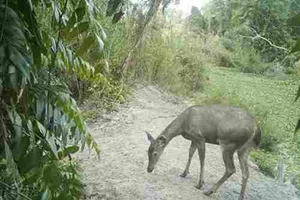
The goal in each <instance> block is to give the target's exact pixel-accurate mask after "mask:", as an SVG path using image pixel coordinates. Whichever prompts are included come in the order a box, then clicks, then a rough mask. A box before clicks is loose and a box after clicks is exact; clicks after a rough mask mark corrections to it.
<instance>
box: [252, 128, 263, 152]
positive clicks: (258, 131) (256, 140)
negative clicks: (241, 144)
mask: <svg viewBox="0 0 300 200" xmlns="http://www.w3.org/2000/svg"><path fill="white" fill-rule="evenodd" d="M253 141H254V143H255V145H256V147H258V145H259V143H260V141H261V127H260V126H259V125H258V126H257V128H256V131H255V135H254V138H253Z"/></svg>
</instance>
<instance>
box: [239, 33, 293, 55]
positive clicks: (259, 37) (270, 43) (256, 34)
mask: <svg viewBox="0 0 300 200" xmlns="http://www.w3.org/2000/svg"><path fill="white" fill-rule="evenodd" d="M250 30H251V31H253V32H254V33H255V36H245V35H239V36H240V37H244V38H250V39H252V40H256V39H262V40H264V41H266V42H268V43H269V45H270V46H272V47H274V48H276V49H280V50H283V51H288V49H287V48H285V47H281V46H277V45H276V44H273V43H272V42H271V41H270V40H269V39H267V38H265V37H263V36H261V35H260V34H258V33H257V31H256V30H255V29H253V28H250Z"/></svg>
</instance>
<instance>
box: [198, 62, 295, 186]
mask: <svg viewBox="0 0 300 200" xmlns="http://www.w3.org/2000/svg"><path fill="white" fill-rule="evenodd" d="M205 75H206V76H208V77H209V84H208V85H207V86H206V87H205V89H204V90H203V91H202V93H201V95H200V96H197V97H196V99H195V100H196V102H197V103H198V104H199V103H200V104H207V103H222V104H230V105H237V106H241V107H244V108H246V109H247V110H249V111H250V112H251V113H252V114H253V115H254V116H255V117H256V118H257V120H258V122H259V123H260V124H261V126H262V128H263V139H262V145H261V146H262V148H261V150H259V151H256V152H254V153H252V154H251V159H252V160H254V161H256V162H257V164H258V165H259V166H260V168H261V170H262V171H264V172H265V173H266V174H268V175H271V176H275V174H276V173H277V172H276V171H277V169H276V167H277V160H278V157H279V156H282V157H283V160H284V165H285V175H286V178H288V177H289V176H290V175H291V174H296V173H297V172H299V171H300V164H299V163H300V137H299V135H300V134H298V137H296V138H294V129H295V125H296V121H297V120H298V118H299V116H300V102H294V99H295V95H296V92H297V89H298V87H299V84H300V81H299V80H297V79H296V78H293V77H289V78H288V79H287V80H278V79H274V78H273V79H271V78H267V77H264V76H256V75H253V74H244V73H240V72H237V71H234V70H231V69H227V68H206V69H205ZM299 180H300V177H299Z"/></svg>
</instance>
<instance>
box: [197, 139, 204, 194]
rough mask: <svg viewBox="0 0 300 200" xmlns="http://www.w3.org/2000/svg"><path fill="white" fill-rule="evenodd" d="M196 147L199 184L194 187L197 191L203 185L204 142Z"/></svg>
mask: <svg viewBox="0 0 300 200" xmlns="http://www.w3.org/2000/svg"><path fill="white" fill-rule="evenodd" d="M197 147H198V154H199V160H200V175H199V182H198V184H197V185H196V186H195V187H196V188H197V189H201V188H202V186H203V185H204V161H205V141H201V142H198V143H197Z"/></svg>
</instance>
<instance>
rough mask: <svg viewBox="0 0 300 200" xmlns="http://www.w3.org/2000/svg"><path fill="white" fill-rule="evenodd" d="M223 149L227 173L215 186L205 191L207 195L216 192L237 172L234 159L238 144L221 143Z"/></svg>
mask: <svg viewBox="0 0 300 200" xmlns="http://www.w3.org/2000/svg"><path fill="white" fill-rule="evenodd" d="M221 149H222V155H223V160H224V163H225V168H226V170H225V173H224V175H223V176H222V178H220V180H219V181H218V182H217V183H216V184H214V185H213V187H212V188H211V189H209V190H207V191H205V192H204V194H205V195H211V194H212V193H214V192H216V191H217V189H218V188H219V187H220V186H221V185H222V184H223V183H224V182H225V181H226V180H227V179H228V178H229V177H230V176H231V175H232V174H234V173H235V172H236V169H235V166H234V161H233V154H234V152H235V150H236V146H235V145H233V144H226V145H224V144H221Z"/></svg>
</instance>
